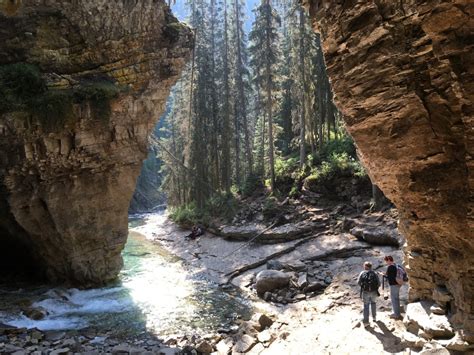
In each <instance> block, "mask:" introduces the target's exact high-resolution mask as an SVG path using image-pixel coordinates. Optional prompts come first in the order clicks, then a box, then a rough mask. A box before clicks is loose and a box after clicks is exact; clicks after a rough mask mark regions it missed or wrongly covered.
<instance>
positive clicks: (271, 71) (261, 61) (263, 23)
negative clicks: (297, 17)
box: [250, 0, 280, 191]
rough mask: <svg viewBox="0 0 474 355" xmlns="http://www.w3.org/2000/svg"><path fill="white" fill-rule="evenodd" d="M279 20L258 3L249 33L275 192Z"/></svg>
mask: <svg viewBox="0 0 474 355" xmlns="http://www.w3.org/2000/svg"><path fill="white" fill-rule="evenodd" d="M279 24H280V17H279V16H278V14H277V12H276V11H275V9H274V8H273V7H272V5H271V2H270V0H262V3H261V4H260V6H259V7H258V8H257V9H256V16H255V22H254V24H253V27H252V31H251V32H250V40H251V42H252V45H251V47H250V53H251V57H252V59H251V65H252V67H253V69H254V72H255V73H256V75H258V77H256V82H257V83H258V85H259V88H258V89H259V90H260V92H261V97H262V100H263V101H264V103H265V108H266V116H267V120H268V160H269V170H270V186H271V189H272V191H273V190H275V153H274V139H273V105H274V98H273V94H274V93H275V92H276V91H277V82H278V79H277V77H276V76H277V70H276V69H277V63H278V59H279V34H278V30H277V27H278V25H279Z"/></svg>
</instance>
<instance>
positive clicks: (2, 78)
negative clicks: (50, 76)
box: [0, 63, 46, 113]
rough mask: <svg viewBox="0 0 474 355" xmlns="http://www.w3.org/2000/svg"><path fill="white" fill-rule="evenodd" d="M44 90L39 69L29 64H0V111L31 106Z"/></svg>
mask: <svg viewBox="0 0 474 355" xmlns="http://www.w3.org/2000/svg"><path fill="white" fill-rule="evenodd" d="M45 91H46V85H45V83H44V81H43V79H42V78H41V74H40V71H39V69H38V68H37V67H36V66H34V65H31V64H26V63H16V64H7V65H2V66H0V97H2V100H0V113H5V112H9V111H15V110H21V109H25V108H26V107H28V108H31V107H32V106H33V102H34V100H35V98H36V97H37V96H38V95H41V94H42V93H44V92H45Z"/></svg>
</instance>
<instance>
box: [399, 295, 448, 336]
mask: <svg viewBox="0 0 474 355" xmlns="http://www.w3.org/2000/svg"><path fill="white" fill-rule="evenodd" d="M431 306H432V303H431V302H426V301H422V302H415V303H410V304H408V306H407V310H406V315H405V319H404V323H405V325H406V326H407V329H408V330H409V331H411V332H413V331H414V330H416V329H422V330H423V331H424V332H425V333H427V334H428V335H429V336H431V337H434V338H436V337H452V336H453V335H454V332H453V329H452V327H451V324H450V323H449V321H448V319H447V317H446V316H444V315H437V314H433V313H431V311H430V309H431Z"/></svg>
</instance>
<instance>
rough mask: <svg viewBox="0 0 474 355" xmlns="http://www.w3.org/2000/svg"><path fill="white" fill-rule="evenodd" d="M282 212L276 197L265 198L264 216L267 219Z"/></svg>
mask: <svg viewBox="0 0 474 355" xmlns="http://www.w3.org/2000/svg"><path fill="white" fill-rule="evenodd" d="M279 212H280V209H279V207H278V204H277V202H276V199H275V198H274V197H269V198H267V199H266V200H265V202H264V203H263V206H262V213H263V216H264V217H265V218H267V219H269V218H273V217H275V216H276V215H277V214H278V213H279Z"/></svg>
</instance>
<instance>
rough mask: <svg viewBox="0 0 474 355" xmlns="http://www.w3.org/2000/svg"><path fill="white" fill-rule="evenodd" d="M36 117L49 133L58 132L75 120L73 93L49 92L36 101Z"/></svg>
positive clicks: (64, 91)
mask: <svg viewBox="0 0 474 355" xmlns="http://www.w3.org/2000/svg"><path fill="white" fill-rule="evenodd" d="M34 105H35V107H36V109H35V113H34V114H35V117H36V118H37V119H38V121H39V123H40V124H41V126H42V127H43V129H45V130H46V131H48V132H57V131H59V130H60V129H62V128H63V127H64V126H65V125H66V123H67V122H70V121H71V120H72V119H73V118H74V114H73V110H72V97H71V93H70V92H69V91H66V90H49V91H47V92H45V93H44V94H43V95H41V96H39V97H37V98H36V99H35V100H34Z"/></svg>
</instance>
